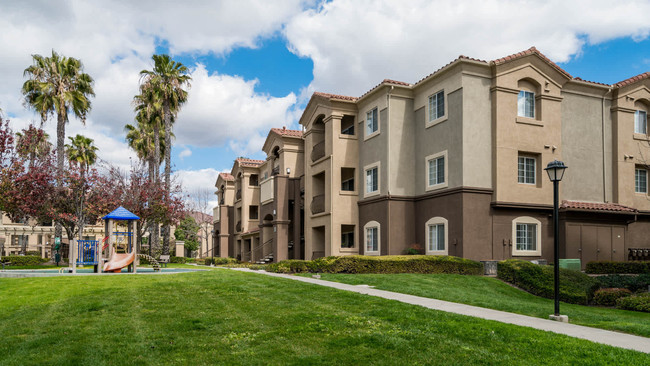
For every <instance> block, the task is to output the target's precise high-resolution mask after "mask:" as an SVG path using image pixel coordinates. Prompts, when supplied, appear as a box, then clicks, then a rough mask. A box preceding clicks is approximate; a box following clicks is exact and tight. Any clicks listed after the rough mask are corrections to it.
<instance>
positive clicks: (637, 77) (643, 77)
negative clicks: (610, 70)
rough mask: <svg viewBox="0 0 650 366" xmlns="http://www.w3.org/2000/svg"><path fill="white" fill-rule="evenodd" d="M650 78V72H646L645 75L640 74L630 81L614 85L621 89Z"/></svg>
mask: <svg viewBox="0 0 650 366" xmlns="http://www.w3.org/2000/svg"><path fill="white" fill-rule="evenodd" d="M648 77H650V72H644V73H643V74H639V75H636V76H632V77H631V78H629V79H625V80H623V81H619V82H618V83H616V84H614V85H615V86H617V87H619V88H621V87H624V86H627V85H630V84H634V83H636V82H637V81H641V80H643V79H647V78H648Z"/></svg>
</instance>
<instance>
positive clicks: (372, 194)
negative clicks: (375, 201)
mask: <svg viewBox="0 0 650 366" xmlns="http://www.w3.org/2000/svg"><path fill="white" fill-rule="evenodd" d="M374 196H379V191H375V192H370V193H365V194H364V195H363V198H368V197H374Z"/></svg>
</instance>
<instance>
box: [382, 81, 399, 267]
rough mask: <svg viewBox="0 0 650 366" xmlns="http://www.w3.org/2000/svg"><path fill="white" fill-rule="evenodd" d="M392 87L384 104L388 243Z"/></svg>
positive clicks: (387, 235) (388, 253)
mask: <svg viewBox="0 0 650 366" xmlns="http://www.w3.org/2000/svg"><path fill="white" fill-rule="evenodd" d="M393 89H395V87H394V86H392V85H391V87H390V89H389V90H388V94H386V103H387V106H386V134H387V137H386V140H387V144H388V148H387V149H386V152H387V156H386V177H387V178H388V179H386V192H387V193H388V201H387V202H388V204H387V206H388V207H387V211H388V212H387V214H388V216H387V218H388V222H387V223H386V224H387V227H386V239H387V240H386V244H388V243H390V227H391V226H392V223H391V222H390V221H391V220H390V218H391V216H390V176H391V175H390V157H391V155H390V127H391V126H390V93H391V92H392V91H393ZM380 179H381V178H380ZM388 249H390V248H388V247H386V255H390V252H389V251H388ZM379 255H381V251H380V252H379Z"/></svg>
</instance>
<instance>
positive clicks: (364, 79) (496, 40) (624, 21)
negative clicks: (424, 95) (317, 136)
mask: <svg viewBox="0 0 650 366" xmlns="http://www.w3.org/2000/svg"><path fill="white" fill-rule="evenodd" d="M649 12H650V3H649V2H647V1H630V2H611V1H603V0H599V1H586V0H582V1H563V0H553V1H537V2H531V1H496V0H485V1H458V0H446V1H435V2H433V1H428V0H412V1H401V2H398V1H388V0H384V1H375V0H354V1H352V0H334V1H332V2H328V3H324V4H322V6H321V7H320V8H319V9H315V10H307V11H305V12H303V13H301V14H299V15H297V16H296V17H294V18H293V19H292V20H291V21H290V22H289V23H288V24H287V26H286V27H285V35H286V37H287V39H288V40H289V42H290V44H291V49H292V50H293V52H294V53H296V54H297V55H300V56H303V57H310V58H312V59H313V61H314V81H313V82H312V84H311V85H310V87H309V88H308V89H307V94H311V91H313V90H320V91H326V92H334V93H339V94H348V95H353V96H359V95H361V94H362V93H363V92H365V91H367V90H368V89H370V88H371V87H373V86H374V85H376V84H377V83H378V82H380V81H381V80H382V79H384V78H390V79H396V80H401V81H406V82H411V83H413V82H415V81H417V80H419V79H420V78H422V77H424V76H426V75H428V74H429V73H431V72H432V71H434V70H436V69H438V68H439V67H441V66H443V65H444V64H446V63H448V62H450V61H451V60H453V59H455V58H456V57H458V55H460V54H464V55H467V56H470V57H476V58H481V59H487V60H490V59H495V58H499V57H502V56H506V55H509V54H511V53H514V52H518V51H522V50H525V49H527V48H529V47H530V46H533V45H534V46H536V47H537V48H538V49H539V50H540V51H542V52H543V53H545V54H546V55H547V56H548V57H549V58H551V59H552V60H554V61H556V62H564V61H568V60H569V59H570V58H571V57H572V56H575V55H577V54H579V53H580V50H581V47H582V46H583V45H584V44H585V43H599V42H603V41H607V40H610V39H613V38H617V37H625V36H630V37H633V38H634V39H637V40H638V39H644V38H646V37H647V36H648V33H649V31H650V23H648V21H647V14H648V13H649Z"/></svg>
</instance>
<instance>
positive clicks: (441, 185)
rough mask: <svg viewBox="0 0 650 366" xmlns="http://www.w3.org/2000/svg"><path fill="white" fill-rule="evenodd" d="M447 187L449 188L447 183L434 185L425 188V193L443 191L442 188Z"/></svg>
mask: <svg viewBox="0 0 650 366" xmlns="http://www.w3.org/2000/svg"><path fill="white" fill-rule="evenodd" d="M447 187H449V183H447V182H445V183H440V184H436V185H433V186H427V188H426V189H425V191H427V192H429V191H436V190H438V189H443V188H447Z"/></svg>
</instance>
